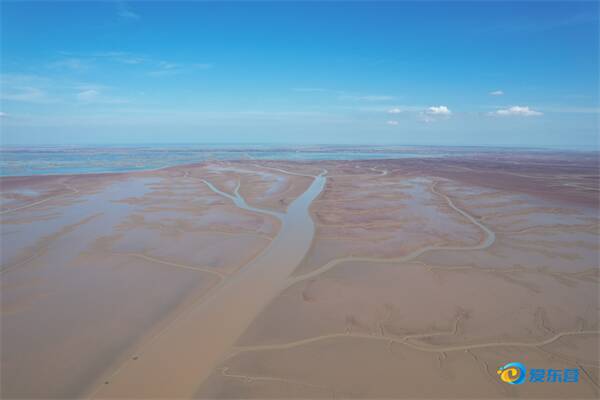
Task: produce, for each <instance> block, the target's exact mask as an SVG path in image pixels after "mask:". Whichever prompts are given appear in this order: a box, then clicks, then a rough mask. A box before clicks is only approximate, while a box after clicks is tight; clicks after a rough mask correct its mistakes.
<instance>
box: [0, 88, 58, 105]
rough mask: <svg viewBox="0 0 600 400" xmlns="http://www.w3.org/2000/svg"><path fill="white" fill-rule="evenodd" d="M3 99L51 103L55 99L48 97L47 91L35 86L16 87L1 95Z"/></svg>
mask: <svg viewBox="0 0 600 400" xmlns="http://www.w3.org/2000/svg"><path fill="white" fill-rule="evenodd" d="M0 98H1V99H2V100H8V101H22V102H28V103H50V102H53V99H50V98H48V96H47V94H46V92H44V91H43V90H41V89H38V88H35V87H15V88H13V89H12V90H11V91H9V92H8V93H6V92H4V91H3V93H2V94H1V95H0Z"/></svg>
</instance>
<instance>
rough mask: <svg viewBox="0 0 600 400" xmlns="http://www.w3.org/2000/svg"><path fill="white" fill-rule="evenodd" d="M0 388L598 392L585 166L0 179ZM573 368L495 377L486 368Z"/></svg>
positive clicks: (349, 165) (498, 164) (472, 160)
mask: <svg viewBox="0 0 600 400" xmlns="http://www.w3.org/2000/svg"><path fill="white" fill-rule="evenodd" d="M0 185H1V189H2V208H1V210H0V213H1V214H0V217H1V222H2V232H1V233H2V236H1V237H2V254H1V257H0V261H1V271H0V273H1V275H0V278H1V290H2V292H1V296H2V304H1V322H2V325H1V333H2V337H1V340H2V342H1V345H2V355H1V362H2V365H1V366H2V368H1V369H2V372H1V373H2V389H1V390H2V396H3V397H5V398H36V397H37V398H52V397H53V398H73V397H90V398H142V397H144V398H147V397H169V398H286V397H287V398H292V397H294V398H324V397H332V396H333V397H353V398H376V397H378V398H383V397H385V398H415V397H421V398H448V397H474V398H482V397H497V398H503V397H515V396H520V397H535V398H540V397H542V398H549V397H552V398H576V397H581V398H597V397H598V395H599V391H598V387H599V386H598V385H599V384H600V379H599V374H600V365H599V361H600V360H599V356H598V354H599V348H598V335H599V334H600V327H599V326H598V321H599V311H600V307H599V303H598V293H599V291H598V289H599V287H598V285H599V277H600V275H599V259H598V258H599V251H600V248H599V237H598V235H599V226H600V221H599V218H598V207H599V204H598V201H599V200H598V199H599V197H598V196H599V194H600V192H599V188H598V161H597V158H596V157H581V156H578V155H577V154H575V155H573V154H569V153H564V154H562V153H559V154H552V155H551V156H545V155H539V154H535V153H531V154H527V153H516V154H507V153H503V152H498V153H493V154H477V153H473V154H472V155H471V156H470V157H467V158H461V159H457V158H455V159H453V158H435V159H433V158H430V159H418V158H417V159H401V160H361V161H358V160H355V161H318V162H315V161H311V162H291V161H257V160H244V161H229V162H216V161H215V162H206V163H202V164H195V165H186V166H178V167H173V168H167V169H163V170H158V171H147V172H135V173H123V174H98V175H70V176H67V175H65V176H47V177H18V178H17V177H15V178H1V179H0ZM511 361H519V362H523V363H524V364H526V365H527V367H529V368H544V369H556V370H564V369H577V370H578V371H579V381H578V382H577V383H555V384H550V383H548V384H524V385H508V384H506V383H503V382H502V381H501V380H500V379H499V378H498V375H497V373H496V370H497V369H498V368H499V367H501V366H502V365H504V364H506V363H508V362H511Z"/></svg>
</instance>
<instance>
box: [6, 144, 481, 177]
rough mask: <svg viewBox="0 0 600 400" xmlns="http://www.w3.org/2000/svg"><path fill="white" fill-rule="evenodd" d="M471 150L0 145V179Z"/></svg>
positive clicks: (454, 153)
mask: <svg viewBox="0 0 600 400" xmlns="http://www.w3.org/2000/svg"><path fill="white" fill-rule="evenodd" d="M490 149H492V148H487V149H484V150H481V148H480V149H479V150H478V151H486V150H490ZM472 151H473V149H472V148H458V147H457V148H448V147H427V146H285V145H233V144H231V145H230V144H227V145H224V144H203V145H199V144H189V145H188V144H178V145H162V144H161V145H144V146H116V145H115V146H93V147H92V146H40V147H16V146H3V147H0V176H28V175H60V174H85V173H102V172H126V171H137V170H151V169H158V168H164V167H168V166H174V165H181V164H190V163H198V162H203V161H209V160H252V159H254V160H297V161H311V160H369V159H398V158H415V157H418V158H422V157H446V156H457V155H461V154H465V153H467V152H472Z"/></svg>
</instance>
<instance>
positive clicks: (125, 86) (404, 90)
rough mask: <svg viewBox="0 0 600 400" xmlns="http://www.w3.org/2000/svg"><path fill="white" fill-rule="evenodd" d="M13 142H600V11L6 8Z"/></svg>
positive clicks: (275, 5)
mask: <svg viewBox="0 0 600 400" xmlns="http://www.w3.org/2000/svg"><path fill="white" fill-rule="evenodd" d="M0 18H1V28H0V29H1V48H0V52H1V59H0V63H1V64H0V72H1V75H0V129H1V144H2V145H42V144H43V145H52V144H121V143H129V144H136V143H140V144H146V143H278V144H329V143H332V144H377V145H381V144H400V145H460V146H463V145H473V146H481V145H483V146H533V147H546V146H556V147H573V146H579V147H587V148H590V149H598V146H599V142H598V140H599V139H598V137H599V128H598V124H599V116H600V104H599V78H598V75H599V72H598V70H599V65H598V64H599V63H598V56H599V54H598V53H599V49H598V47H599V43H598V41H599V39H598V37H599V2H597V1H586V2H579V1H568V2H559V1H552V2H540V1H536V2H509V1H501V2H491V1H485V0H481V1H470V2H452V1H445V2H432V1H426V2H420V3H419V2H409V1H371V2H368V3H367V2H358V1H353V2H342V1H329V2H317V1H304V2H249V1H245V2H203V1H187V2H168V3H167V2H158V1H130V2H121V1H115V2H110V1H103V2H83V1H79V2H75V1H66V2H31V1H25V2H19V1H2V2H1V3H0Z"/></svg>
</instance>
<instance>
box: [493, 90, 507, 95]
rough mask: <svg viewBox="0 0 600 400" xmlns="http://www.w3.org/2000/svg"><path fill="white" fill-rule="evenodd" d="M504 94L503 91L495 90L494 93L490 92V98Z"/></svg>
mask: <svg viewBox="0 0 600 400" xmlns="http://www.w3.org/2000/svg"><path fill="white" fill-rule="evenodd" d="M503 94H504V92H503V91H502V90H494V91H493V92H490V96H502V95H503Z"/></svg>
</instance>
